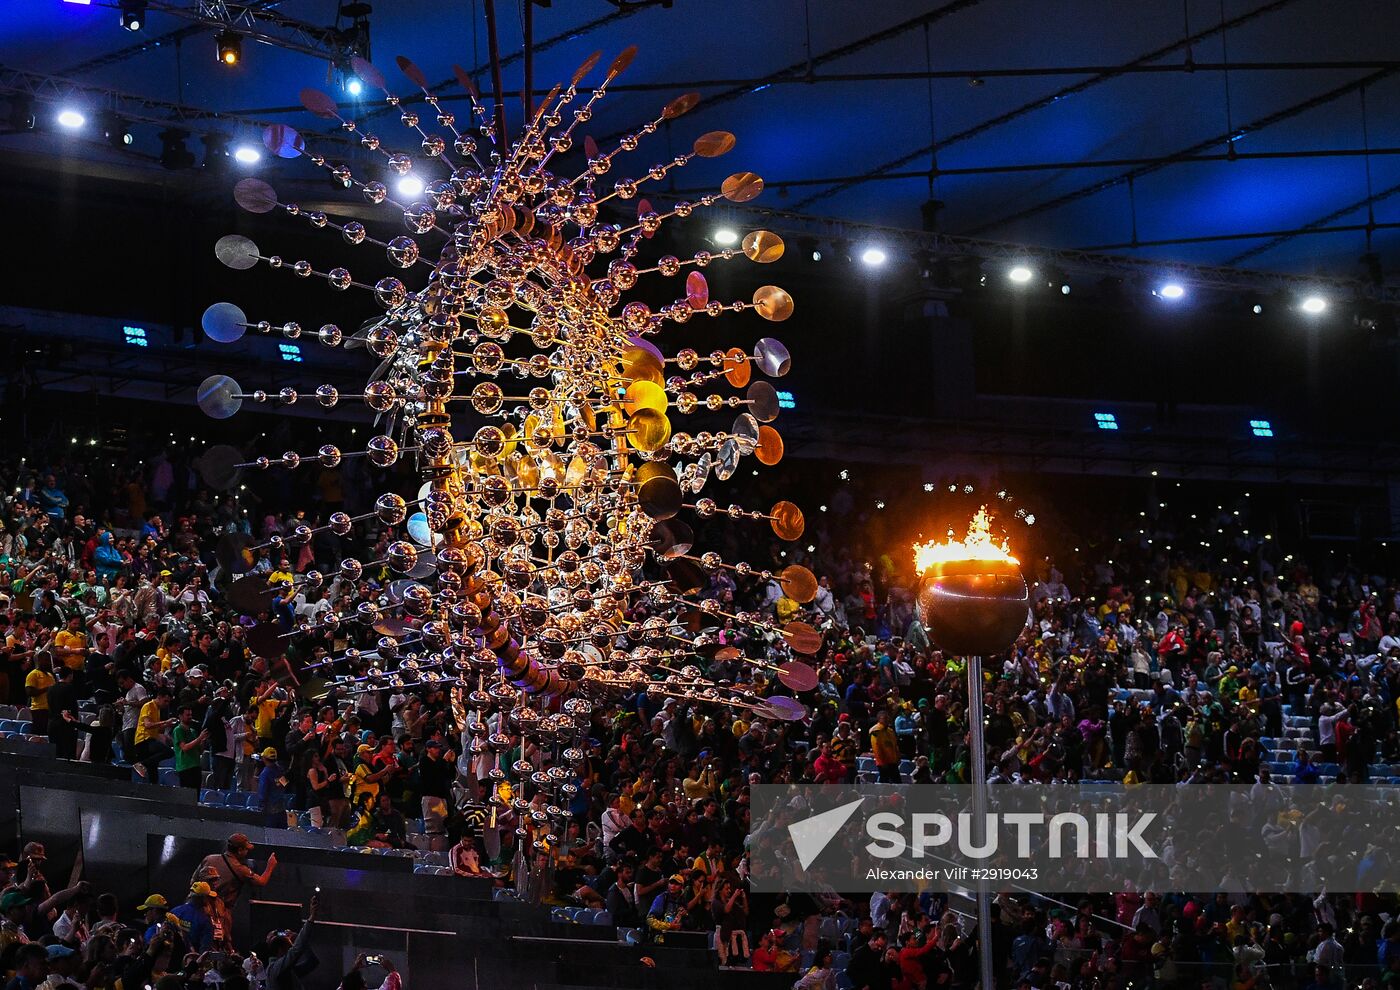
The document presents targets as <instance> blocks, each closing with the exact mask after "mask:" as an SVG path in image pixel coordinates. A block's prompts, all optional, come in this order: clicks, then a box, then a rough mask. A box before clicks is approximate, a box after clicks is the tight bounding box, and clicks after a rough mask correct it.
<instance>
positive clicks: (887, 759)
mask: <svg viewBox="0 0 1400 990" xmlns="http://www.w3.org/2000/svg"><path fill="white" fill-rule="evenodd" d="M870 750H871V753H873V754H874V756H875V762H876V764H877V765H879V766H889V764H891V763H898V762H899V740H898V739H897V738H896V737H895V734H894V730H893V729H891V728H890V727H889V726H888V725H879V724H876V726H875V727H874V728H873V729H871V730H870Z"/></svg>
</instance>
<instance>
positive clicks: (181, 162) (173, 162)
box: [160, 128, 194, 170]
mask: <svg viewBox="0 0 1400 990" xmlns="http://www.w3.org/2000/svg"><path fill="white" fill-rule="evenodd" d="M189 136H190V132H189V131H182V130H180V129H178V128H171V129H170V130H166V131H161V132H160V163H161V165H163V166H165V167H166V168H168V169H172V170H173V169H179V168H192V167H193V166H194V152H192V151H190V149H189V148H188V147H186V145H185V141H187V140H188V139H189Z"/></svg>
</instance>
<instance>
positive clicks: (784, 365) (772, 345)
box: [753, 337, 792, 378]
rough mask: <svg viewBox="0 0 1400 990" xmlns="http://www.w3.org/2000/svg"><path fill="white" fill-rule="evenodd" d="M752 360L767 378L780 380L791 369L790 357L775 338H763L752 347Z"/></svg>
mask: <svg viewBox="0 0 1400 990" xmlns="http://www.w3.org/2000/svg"><path fill="white" fill-rule="evenodd" d="M753 351H754V358H755V359H756V360H757V361H758V366H759V367H760V368H762V369H763V373H764V374H765V375H767V376H768V377H769V378H782V377H783V376H784V375H786V374H787V373H788V369H789V368H791V367H792V355H791V354H789V353H788V349H787V348H786V347H784V346H783V342H782V341H781V340H779V339H778V338H776V337H764V338H763V339H762V340H760V341H759V342H758V343H757V344H755V345H754V348H753Z"/></svg>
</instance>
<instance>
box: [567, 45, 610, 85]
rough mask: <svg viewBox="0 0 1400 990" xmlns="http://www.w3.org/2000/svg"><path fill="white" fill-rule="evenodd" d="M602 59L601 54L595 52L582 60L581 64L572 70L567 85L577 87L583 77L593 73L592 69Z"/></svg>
mask: <svg viewBox="0 0 1400 990" xmlns="http://www.w3.org/2000/svg"><path fill="white" fill-rule="evenodd" d="M602 57H603V53H602V52H601V51H597V52H594V53H593V54H592V55H590V56H588V57H587V58H586V59H584V60H583V64H582V65H580V66H579V67H578V68H577V69H575V70H574V74H573V75H572V76H571V77H570V78H569V83H570V84H571V85H573V86H577V85H578V84H579V83H581V82H583V77H584V76H586V75H588V74H589V73H590V72H592V71H593V67H594V66H595V65H597V64H598V60H599V59H601V58H602Z"/></svg>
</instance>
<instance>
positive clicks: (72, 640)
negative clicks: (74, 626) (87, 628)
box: [53, 629, 87, 670]
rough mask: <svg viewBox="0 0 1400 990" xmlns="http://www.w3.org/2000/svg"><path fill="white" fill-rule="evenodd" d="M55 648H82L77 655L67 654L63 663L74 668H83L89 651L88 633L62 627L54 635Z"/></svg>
mask: <svg viewBox="0 0 1400 990" xmlns="http://www.w3.org/2000/svg"><path fill="white" fill-rule="evenodd" d="M53 645H54V649H55V650H82V651H83V653H79V654H78V655H77V656H73V655H71V654H67V655H65V656H64V658H63V665H64V666H65V667H69V668H71V669H73V670H82V669H83V664H84V662H85V659H86V658H85V656H84V654H85V653H86V652H87V635H86V634H85V633H80V632H69V631H68V630H67V629H60V630H59V631H58V632H57V633H55V634H54V637H53Z"/></svg>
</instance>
